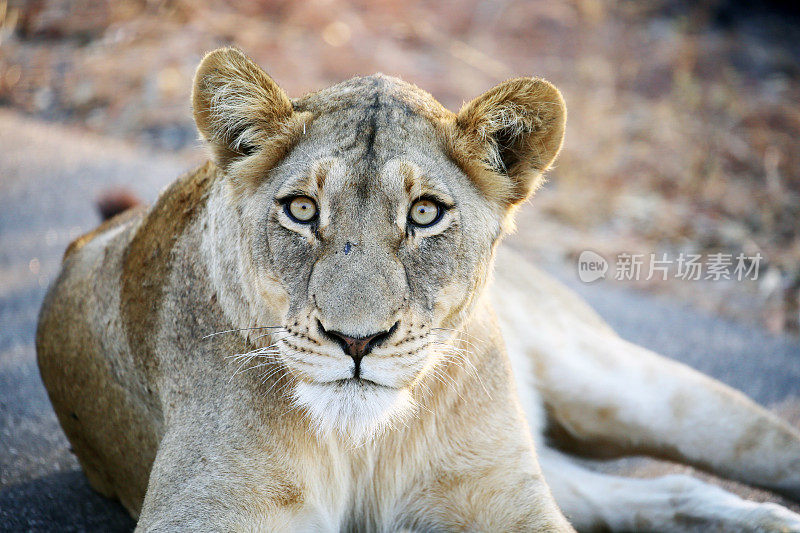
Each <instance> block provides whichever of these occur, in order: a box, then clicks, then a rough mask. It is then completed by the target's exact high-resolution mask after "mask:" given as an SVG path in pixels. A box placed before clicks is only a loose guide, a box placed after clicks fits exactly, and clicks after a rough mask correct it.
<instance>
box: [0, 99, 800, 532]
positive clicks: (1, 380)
mask: <svg viewBox="0 0 800 533" xmlns="http://www.w3.org/2000/svg"><path fill="white" fill-rule="evenodd" d="M0 147H2V148H0V324H1V326H0V531H128V530H130V529H131V528H132V526H133V522H132V521H131V520H130V518H129V517H128V516H127V515H126V514H125V512H124V510H123V509H122V508H121V507H120V506H119V505H118V504H116V503H114V502H110V501H108V500H106V499H104V498H102V497H100V496H98V495H97V494H95V493H94V492H92V491H91V489H90V488H89V486H88V484H87V482H86V480H85V478H84V476H83V474H82V473H81V472H80V469H79V467H78V464H77V461H76V460H75V458H74V456H73V455H72V454H71V453H70V451H69V443H68V442H67V440H66V438H65V437H64V435H63V433H62V432H61V430H60V428H59V426H58V423H57V421H56V418H55V414H54V413H53V411H52V409H51V408H50V404H49V402H48V399H47V396H46V393H45V391H44V388H43V387H42V385H41V382H40V379H39V374H38V370H37V368H36V362H35V352H34V346H33V340H34V330H35V325H36V316H37V312H38V308H39V305H40V302H41V300H42V298H43V296H44V292H45V288H46V287H47V285H48V283H49V282H50V281H51V280H52V279H53V278H54V276H55V274H56V273H57V269H58V265H59V260H60V257H61V254H62V253H63V250H64V248H65V247H66V245H67V243H68V242H69V240H70V239H71V238H72V237H74V236H76V235H77V234H79V233H80V232H83V231H86V230H88V229H91V227H93V226H94V225H95V224H96V223H97V221H98V218H97V215H96V214H95V212H94V207H93V204H94V199H95V198H96V197H97V195H98V194H99V193H100V192H101V191H103V190H104V189H106V188H108V187H110V186H114V185H121V184H124V185H126V186H127V187H129V188H131V189H132V190H133V191H134V192H136V193H137V194H139V195H140V196H141V197H142V198H144V199H147V200H152V199H153V198H155V196H156V194H157V192H158V190H159V189H160V188H161V187H163V186H164V185H165V184H166V183H168V182H169V181H170V180H172V179H174V178H175V177H176V176H177V175H178V174H180V173H181V172H183V171H185V170H187V169H189V168H191V167H192V166H193V163H194V162H196V161H189V160H187V159H179V158H175V157H172V156H169V155H165V154H159V153H154V152H148V151H145V150H143V149H141V148H138V147H133V146H130V145H127V144H124V143H121V142H118V141H111V140H108V139H106V138H101V137H98V136H93V135H88V134H85V133H83V132H81V131H79V130H72V129H66V128H63V127H59V126H54V125H47V124H42V123H39V122H36V121H33V120H31V119H26V118H21V117H20V116H18V115H16V114H13V113H11V112H8V111H5V110H0ZM198 157H199V156H198ZM510 244H511V245H512V246H515V247H517V248H520V249H522V250H523V251H525V250H527V245H526V240H525V229H524V228H520V231H519V233H518V234H516V235H515V236H514V237H513V238H512V239H511V242H510ZM551 270H553V273H554V274H555V275H557V276H558V277H560V278H562V279H563V281H565V282H566V283H567V284H568V285H570V286H572V287H573V288H574V289H575V290H577V291H578V292H579V293H581V294H582V295H583V296H584V297H585V298H586V299H587V300H588V301H589V302H590V303H591V304H592V305H593V306H594V307H595V309H597V310H598V311H599V312H600V314H601V315H603V316H604V317H605V318H606V320H608V321H609V322H610V323H611V324H612V326H613V327H615V328H616V329H617V330H618V331H619V332H620V333H621V334H622V335H623V336H624V337H626V338H628V339H631V340H633V341H635V342H637V343H640V344H642V345H644V346H647V347H649V348H652V349H655V350H657V351H659V352H661V353H663V354H665V355H668V356H670V357H674V358H676V359H679V360H681V361H684V362H686V363H688V364H690V365H692V366H694V367H696V368H698V369H700V370H702V371H704V372H707V373H709V374H711V375H713V376H715V377H717V378H719V379H721V380H722V381H725V382H726V383H729V384H731V385H733V386H735V387H737V388H739V389H741V390H743V391H745V392H746V393H748V394H749V395H750V396H752V397H753V398H755V399H756V400H758V401H759V402H761V403H763V404H765V405H768V406H773V407H774V408H776V409H778V410H779V411H780V412H782V413H783V414H784V415H786V413H787V412H789V413H791V412H792V411H791V409H793V406H794V405H795V404H794V403H793V402H794V401H795V398H796V397H797V396H798V395H800V342H798V341H797V340H796V339H791V338H788V337H777V336H773V335H770V334H768V333H767V332H765V331H763V330H760V329H756V328H752V327H743V326H741V325H738V324H735V323H732V322H727V321H724V320H721V319H718V318H715V317H712V316H707V315H704V314H701V313H698V312H697V311H694V310H692V309H690V308H688V307H686V306H683V305H681V304H678V303H676V302H674V301H670V300H667V299H656V298H654V297H651V296H645V295H641V294H637V293H633V292H627V291H624V290H621V289H618V288H611V287H608V286H603V285H602V284H601V285H584V284H581V283H579V282H578V281H577V279H576V277H575V276H574V275H573V274H572V273H571V272H569V271H568V270H566V269H565V268H563V267H562V268H551ZM794 421H795V422H797V420H794ZM620 468H622V467H620ZM623 469H624V468H623ZM740 492H746V493H747V494H749V495H751V496H752V495H755V497H758V498H760V499H775V498H772V497H771V496H770V495H767V494H762V493H752V492H747V491H741V490H740Z"/></svg>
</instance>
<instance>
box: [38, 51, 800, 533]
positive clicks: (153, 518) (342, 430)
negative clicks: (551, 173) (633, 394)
mask: <svg viewBox="0 0 800 533" xmlns="http://www.w3.org/2000/svg"><path fill="white" fill-rule="evenodd" d="M193 107H194V114H195V120H196V122H197V126H198V129H199V131H200V133H201V135H202V136H203V138H204V139H206V140H207V141H208V143H209V147H210V149H211V152H212V155H213V162H209V163H207V164H206V165H204V166H202V167H201V168H199V169H197V170H196V171H194V172H191V173H189V174H187V175H185V176H183V177H181V178H179V179H178V180H177V181H176V182H175V183H173V184H172V185H171V186H169V187H168V188H167V189H166V190H165V191H164V192H162V194H161V195H160V197H159V199H158V201H157V202H156V203H155V204H154V205H153V206H152V207H151V208H150V209H149V210H146V211H145V210H138V211H135V212H131V213H130V214H128V215H125V216H121V217H117V218H116V219H114V220H113V221H110V222H108V223H106V224H105V225H103V226H101V228H98V230H96V231H94V232H92V233H91V234H89V235H87V236H84V237H81V238H80V239H78V240H77V241H76V242H75V243H73V245H71V246H70V249H69V250H68V253H67V254H66V255H65V259H64V264H63V268H62V272H61V275H60V276H59V279H58V281H57V282H56V283H55V284H54V286H53V288H52V289H51V291H50V293H49V294H48V296H47V298H46V300H45V303H44V305H43V308H42V311H41V316H40V322H39V328H38V331H37V351H38V358H39V365H40V368H41V373H42V378H43V380H44V383H45V385H46V387H47V390H48V392H49V394H50V398H51V400H52V402H53V406H54V408H55V410H56V413H57V415H58V417H59V420H60V422H61V424H62V426H63V427H64V430H65V432H66V434H67V437H68V438H69V439H70V442H71V443H72V445H73V447H74V450H75V453H76V454H77V456H78V458H79V460H80V461H81V464H82V466H83V468H84V471H85V472H86V474H87V476H88V477H89V480H90V482H91V483H92V485H93V486H94V487H95V488H97V489H98V490H100V491H101V492H102V493H104V494H106V495H108V496H114V497H117V498H119V499H120V500H121V501H122V503H123V504H124V505H125V506H126V508H127V509H128V510H129V511H130V512H131V514H132V515H134V516H138V517H139V522H138V529H139V530H141V531H178V530H180V531H184V530H198V531H338V530H352V531H398V530H403V529H410V530H417V531H454V530H459V531H467V530H469V531H570V530H571V527H570V525H569V524H568V523H567V521H566V519H565V518H564V516H563V515H562V513H561V511H560V510H559V508H558V506H557V505H556V503H555V501H554V499H553V497H552V496H551V494H550V489H549V488H548V484H547V483H546V482H545V478H544V475H543V473H542V469H541V468H540V462H539V459H538V456H537V450H536V449H535V446H536V447H537V448H538V451H539V452H540V453H541V457H542V460H543V461H546V462H543V463H542V465H543V467H545V473H546V474H547V476H548V479H552V480H553V482H554V483H555V486H556V487H557V489H558V491H559V492H558V496H559V498H560V499H563V502H564V504H563V505H566V506H567V507H566V508H567V510H568V512H569V514H570V517H571V518H572V519H574V520H575V521H576V523H578V524H579V525H580V526H581V527H585V528H592V527H598V525H601V524H602V523H605V524H609V525H611V526H613V527H615V528H617V529H625V528H626V527H627V528H628V529H630V524H631V522H630V521H627V515H626V514H625V513H624V512H616V514H615V511H614V510H616V509H617V507H615V505H614V502H602V503H603V505H601V506H600V507H598V506H597V505H595V502H594V501H593V500H592V498H594V497H595V496H596V495H595V494H594V493H592V494H589V495H584V497H583V499H581V498H579V497H577V496H576V495H579V494H581V490H582V486H583V485H582V483H583V482H582V481H581V480H582V479H586V480H587V481H586V486H591V487H601V484H602V481H603V479H602V478H601V479H599V480H598V479H595V478H590V477H588V476H587V474H585V473H583V472H581V471H580V470H578V471H577V472H576V468H577V467H576V465H574V464H572V463H570V462H568V461H567V462H566V463H565V462H564V461H566V460H565V459H564V458H563V457H562V456H560V455H554V453H555V452H554V451H553V450H551V449H550V448H549V447H548V446H546V444H545V442H544V439H543V438H542V435H543V432H544V429H545V423H544V416H545V405H546V406H547V407H548V408H549V409H550V411H551V413H554V417H555V418H557V419H558V420H559V421H560V422H562V423H563V425H564V426H566V427H568V428H570V430H571V431H572V432H573V434H574V435H576V436H578V437H580V438H587V439H591V438H598V437H599V438H601V439H606V440H613V441H617V440H619V439H621V438H622V439H623V440H624V437H621V436H620V435H619V433H618V431H619V429H618V428H624V429H626V430H627V429H631V428H632V430H636V431H639V432H640V433H641V435H642V439H643V441H642V444H643V445H648V446H649V445H654V444H655V443H657V442H658V440H659V438H661V436H660V435H658V434H655V433H647V431H646V429H647V427H641V428H639V427H637V426H635V425H631V423H629V421H627V419H626V416H628V410H627V409H626V406H623V405H617V404H615V403H614V402H613V395H611V396H609V397H605V396H602V395H601V394H600V392H598V393H597V394H596V395H595V396H597V398H596V401H597V405H590V406H587V405H585V404H581V402H580V396H577V397H576V396H575V395H574V394H572V392H573V391H572V390H570V387H569V386H560V385H561V383H562V382H565V383H577V384H576V385H574V386H573V388H576V387H582V388H583V389H584V390H592V389H591V382H592V380H591V376H589V377H588V378H587V377H586V376H582V375H581V374H580V372H577V373H576V372H574V371H573V370H572V368H571V367H570V365H572V366H573V367H577V368H580V364H579V363H578V362H579V361H580V359H581V357H585V358H586V362H587V364H589V363H590V362H591V361H595V360H603V358H606V359H610V360H611V359H613V357H614V355H615V354H616V352H613V353H607V352H605V351H603V350H602V347H603V346H605V345H608V346H612V347H618V346H621V344H620V343H621V341H619V339H618V338H616V337H615V336H614V334H613V332H612V331H611V330H610V329H609V328H608V327H607V326H605V325H604V324H603V323H602V321H600V320H599V318H597V317H596V316H594V315H593V313H592V312H591V311H590V310H587V309H585V307H583V306H582V305H583V304H581V303H580V302H576V300H575V297H574V296H572V295H570V294H569V293H568V292H566V291H564V289H562V288H560V287H559V286H558V285H557V284H556V283H554V282H553V281H552V280H550V279H549V278H547V277H546V276H544V275H542V274H541V273H538V272H537V271H535V270H531V271H525V274H524V278H520V270H519V269H520V268H521V267H522V266H523V265H522V264H521V262H520V260H519V259H518V258H514V257H513V256H507V255H505V254H504V253H502V252H501V254H500V261H499V267H500V268H499V273H498V277H497V286H496V287H495V288H494V289H492V291H491V292H487V291H486V286H487V283H488V281H489V279H490V277H491V274H492V265H493V262H494V257H495V251H496V248H497V245H498V243H499V241H500V239H501V238H502V235H503V232H504V230H505V229H508V228H509V227H510V217H511V214H512V212H513V210H514V208H515V207H516V206H517V205H519V203H520V202H521V201H522V200H524V199H525V198H527V197H528V196H530V195H531V194H532V193H533V192H534V191H535V189H536V187H537V186H538V185H539V183H540V182H541V176H542V173H543V172H544V171H545V170H547V168H548V167H549V166H550V165H551V164H552V162H553V160H554V159H555V157H556V155H557V153H558V151H559V149H560V146H561V142H562V137H563V132H564V122H565V108H564V103H563V100H562V99H561V96H560V94H559V93H558V91H557V89H555V88H554V87H553V86H552V85H550V84H549V83H547V82H545V81H543V80H538V79H531V78H520V79H516V80H511V81H508V82H505V83H503V84H501V85H499V86H498V87H496V88H494V89H492V90H490V91H489V92H488V93H486V94H485V95H483V96H481V97H478V98H477V99H475V100H474V101H472V102H470V103H469V104H467V105H466V106H465V107H464V108H463V109H462V110H461V111H460V112H459V113H458V114H454V113H451V112H450V111H447V110H446V109H444V108H443V107H442V106H441V105H440V104H438V103H437V102H436V101H435V100H434V99H433V98H432V97H431V96H430V95H428V94H427V93H425V92H424V91H422V90H421V89H419V88H417V87H414V86H413V85H410V84H407V83H404V82H402V81H400V80H397V79H395V78H391V77H387V76H383V75H375V76H369V77H365V78H355V79H353V80H349V81H347V82H344V83H342V84H339V85H336V86H334V87H331V88H328V89H325V90H322V91H319V92H317V93H311V94H309V95H306V96H304V97H302V98H299V99H296V100H290V99H289V98H288V97H287V96H286V95H285V94H284V93H283V91H282V90H280V88H278V87H277V85H275V83H274V82H273V81H272V80H271V79H270V78H269V76H267V75H266V74H265V73H264V72H263V71H261V69H259V68H258V67H257V66H256V65H255V64H254V63H252V62H251V61H250V60H249V59H247V58H246V57H245V56H244V54H242V53H241V52H239V51H237V50H232V49H222V50H218V51H215V52H212V53H211V54H209V55H208V56H206V58H205V59H204V60H203V62H202V64H201V65H200V67H199V68H198V71H197V75H196V78H195V86H194V91H193ZM295 195H302V196H308V197H310V198H312V199H313V200H314V202H315V203H316V204H317V208H318V211H319V218H318V219H317V220H315V221H314V222H313V223H312V224H301V223H298V222H297V221H295V220H293V219H292V218H291V217H290V216H289V214H287V211H286V209H285V208H284V207H283V203H282V202H285V201H287V199H291V198H292V197H293V196H295ZM421 197H424V198H431V197H433V198H436V199H437V201H440V202H443V204H444V205H447V206H448V208H447V209H446V210H445V211H444V212H443V214H442V217H441V219H440V221H439V222H438V223H437V224H435V225H433V226H431V227H413V226H411V224H410V222H409V221H408V217H407V213H408V211H409V208H410V206H411V205H412V204H413V202H414V201H415V200H416V199H418V198H421ZM525 268H527V267H525ZM520 290H524V294H520ZM490 296H491V297H494V298H499V299H500V300H499V303H498V302H496V305H495V306H494V307H493V305H492V303H491V302H490ZM520 299H522V300H521V301H520ZM494 308H497V309H498V311H499V313H500V317H499V318H500V319H499V320H498V317H497V316H496V315H495V311H494ZM573 329H574V330H575V332H576V335H577V337H575V339H577V341H578V342H580V341H581V340H582V339H585V340H588V342H587V343H585V344H582V345H580V349H572V350H567V351H565V352H564V353H563V355H564V357H562V358H561V359H559V355H560V354H561V353H562V351H563V350H562V348H563V347H564V346H567V347H569V346H570V345H569V343H568V342H567V341H565V339H572V338H573V337H571V336H570V335H571V333H570V332H571V331H573ZM532 331H534V332H535V331H540V332H542V333H543V335H544V336H543V337H541V338H537V337H535V335H532V333H531V332H532ZM330 332H338V333H339V334H342V335H346V336H350V337H367V336H370V335H373V334H376V333H383V334H384V337H383V340H382V342H381V343H379V344H377V345H376V346H375V347H374V348H373V349H372V351H371V352H370V353H369V354H368V355H366V356H364V357H363V358H362V359H361V360H360V362H359V364H358V365H356V362H355V359H353V358H351V357H349V356H347V355H346V354H345V353H344V351H343V348H342V346H341V345H340V344H339V343H337V342H336V341H335V340H334V336H333V335H331V334H330ZM501 332H502V333H505V337H506V338H505V339H504V336H503V334H502V333H501ZM550 339H555V340H556V341H557V342H555V343H551V342H549V340H550ZM506 344H508V346H509V351H508V353H507V352H506ZM625 349H627V350H628V351H627V352H625ZM625 349H624V350H623V352H624V353H629V352H630V349H628V348H625ZM509 356H510V357H509ZM620 357H624V355H623V356H620ZM648 360H649V359H648ZM565 366H566V368H567V370H564V367H565ZM600 366H601V367H602V364H601V365H600ZM666 367H669V365H666ZM356 372H358V374H357V376H356ZM570 372H571V373H570ZM573 374H576V375H573ZM354 376H356V377H357V378H358V379H354ZM551 376H558V377H555V378H551ZM581 376H582V379H583V380H584V381H583V382H582V381H581ZM608 379H612V377H609V378H608ZM570 380H571V381H570ZM540 389H541V391H542V393H543V394H544V398H542V397H541V396H539V390H540ZM725 394H726V393H724V391H723V394H722V396H723V397H724V396H725ZM667 403H668V404H669V403H670V402H667ZM673 403H674V402H673ZM741 406H742V407H741V410H743V411H744V412H745V413H747V414H748V415H749V416H750V419H751V420H754V421H756V422H758V423H757V424H756V425H754V426H752V427H754V428H757V430H758V431H759V432H762V433H766V434H772V435H773V437H772V441H771V442H773V443H772V444H770V445H767V446H759V445H758V444H757V443H756V440H755V439H754V438H753V437H752V435H753V433H752V431H751V432H749V433H748V432H745V433H743V434H742V435H740V436H739V437H738V438H737V440H736V444H735V445H733V447H732V450H733V451H734V452H735V453H736V454H737V457H740V458H746V459H747V460H750V461H752V460H754V456H755V454H757V453H769V452H770V451H775V449H776V448H780V447H781V446H783V447H784V448H785V453H784V454H783V455H781V457H782V458H784V459H782V460H783V461H784V462H783V463H779V464H776V465H777V466H779V467H785V468H784V469H785V470H789V471H791V472H792V473H790V474H789V475H785V476H784V477H782V478H781V479H780V480H775V483H774V486H776V487H781V488H784V489H785V490H788V491H791V490H795V489H796V488H797V487H798V486H800V485H798V484H797V483H796V477H794V476H795V473H796V470H797V469H796V468H795V467H794V466H790V467H789V466H786V461H789V458H790V457H791V455H792V450H794V448H792V446H794V445H795V444H796V441H795V435H794V434H793V433H791V432H789V433H787V432H786V428H779V426H778V425H777V424H776V421H775V420H773V419H770V418H769V417H766V416H764V415H763V413H762V412H760V411H758V410H757V409H754V407H753V406H751V405H749V404H746V403H741ZM683 410H684V411H685V409H683ZM745 418H746V417H745ZM626 421H627V423H626ZM605 430H607V431H605ZM753 431H755V430H753ZM781 431H783V433H781ZM645 437H647V438H649V439H650V441H652V442H650V441H648V440H647V439H646V438H645ZM779 437H780V438H779ZM781 438H783V439H784V440H783V441H781V440H780V439H781ZM787 439H788V440H787ZM780 442H783V443H784V444H779V443H780ZM534 443H536V444H534ZM684 444H685V443H682V442H681V441H680V440H678V441H669V445H670V446H671V448H670V449H674V450H677V452H676V455H675V457H678V458H696V462H697V463H698V464H700V463H702V464H709V465H710V467H716V466H717V464H716V463H713V462H706V463H703V460H704V458H705V457H707V455H704V454H703V450H702V446H699V447H698V446H697V445H696V444H694V446H695V448H692V447H691V446H689V445H684ZM786 450H788V451H786ZM726 461H727V460H726ZM758 464H759V465H761V466H765V465H769V461H767V460H765V461H761V462H760V463H758ZM723 465H726V466H727V467H728V471H729V472H733V473H738V475H740V477H741V478H742V479H745V480H751V479H752V480H754V481H756V482H759V483H761V484H765V485H768V484H769V483H770V479H771V478H770V477H769V475H768V476H766V477H763V476H762V477H761V478H758V477H757V476H756V477H754V476H753V474H752V472H753V469H746V468H744V469H742V468H739V469H737V468H735V467H731V466H730V463H729V462H724V463H723ZM776 465H773V466H776ZM792 465H793V464H792ZM720 468H721V469H723V468H722V467H720ZM564 472H576V475H575V476H574V477H569V478H564V475H563V473H564ZM770 472H772V471H770ZM581 476H583V477H581ZM748 476H749V477H748ZM615 483H618V482H617V481H615ZM618 484H619V483H618ZM673 488H674V487H673V486H672V485H670V486H669V487H667V489H663V487H662V489H663V490H672V489H673ZM660 490H661V489H660ZM595 492H597V493H609V494H611V493H613V491H609V490H602V488H600V489H598V490H596V491H595ZM634 492H635V491H634ZM625 494H626V495H627V494H628V492H626V493H625ZM670 494H672V493H670ZM679 496H680V495H679ZM722 500H724V498H722ZM560 501H561V500H560ZM714 501H717V500H714ZM725 501H726V502H727V500H725ZM582 502H585V505H583V506H582ZM634 503H635V502H634ZM737 505H738V504H737ZM634 507H635V505H634ZM733 507H734V508H737V509H738V507H736V505H733ZM718 508H719V509H720V511H719V514H721V515H724V514H725V513H726V512H727V511H728V510H729V509H728V508H727V507H725V506H724V505H721V504H720V505H718ZM715 509H716V508H715ZM759 509H760V510H761V511H764V510H763V509H761V508H759ZM598 510H600V511H603V512H606V511H607V513H606V514H604V515H603V516H601V517H598V516H597V515H596V514H593V513H596V512H597V511H598ZM657 510H658V511H659V512H661V511H662V509H657ZM748 512H749V511H748ZM764 512H766V511H764ZM676 513H677V511H676ZM676 513H673V514H675V515H676ZM787 513H788V511H787ZM655 514H656V515H657V517H658V518H659V520H660V522H658V523H659V524H660V525H664V526H665V528H666V529H669V527H667V526H669V525H670V524H677V518H675V516H672V515H669V516H667V517H666V518H664V517H663V516H662V515H661V514H658V513H655ZM607 515H610V516H612V517H613V518H616V519H618V520H616V521H613V520H610V519H609V518H608V516H607ZM736 516H739V515H736ZM741 516H742V517H745V514H741ZM747 516H750V515H747ZM764 516H766V515H764ZM769 516H770V517H771V516H772V515H769ZM776 516H777V517H778V519H785V518H786V517H785V516H784V515H782V514H780V513H778V514H777V515H776ZM670 517H671V518H670ZM670 520H672V521H671V522H670ZM742 520H745V522H742V523H748V522H746V517H745V518H742ZM603 521H605V522H603ZM782 523H784V524H785V523H789V522H786V521H784V522H782Z"/></svg>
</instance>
